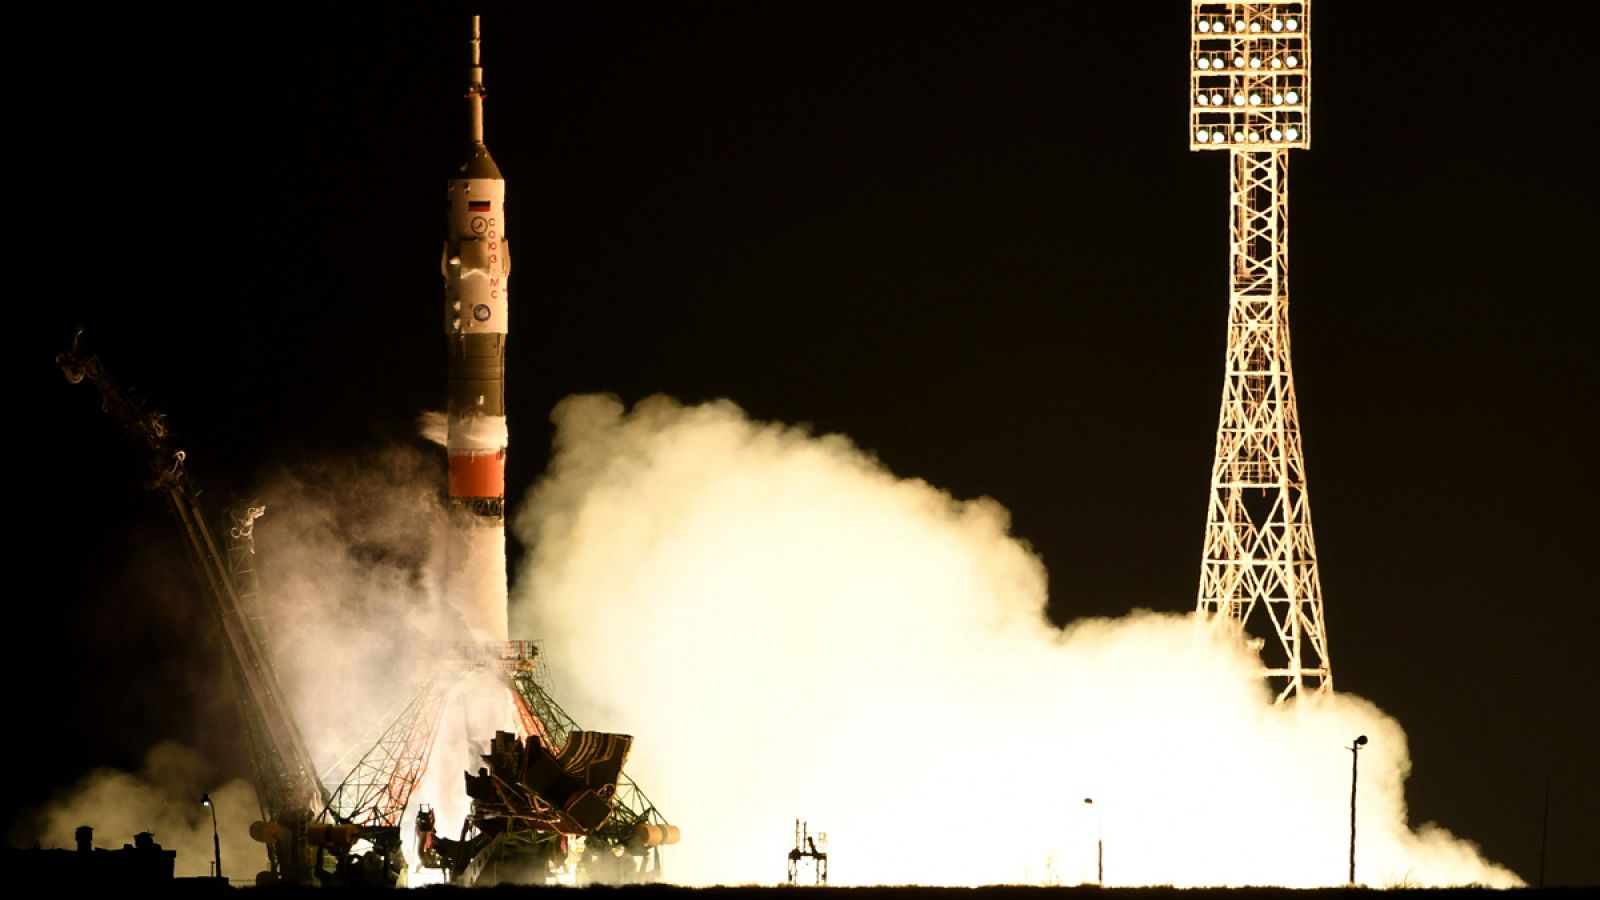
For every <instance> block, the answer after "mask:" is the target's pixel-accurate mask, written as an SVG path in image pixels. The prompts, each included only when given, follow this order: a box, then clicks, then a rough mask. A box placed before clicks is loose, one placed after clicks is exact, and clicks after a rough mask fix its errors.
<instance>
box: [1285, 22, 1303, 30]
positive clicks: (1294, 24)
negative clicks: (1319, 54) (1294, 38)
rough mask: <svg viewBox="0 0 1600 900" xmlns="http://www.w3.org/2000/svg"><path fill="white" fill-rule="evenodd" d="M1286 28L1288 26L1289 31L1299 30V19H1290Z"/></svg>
mask: <svg viewBox="0 0 1600 900" xmlns="http://www.w3.org/2000/svg"><path fill="white" fill-rule="evenodd" d="M1288 28H1289V30H1290V31H1299V30H1300V20H1299V19H1290V20H1289V25H1288Z"/></svg>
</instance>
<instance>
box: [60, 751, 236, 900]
mask: <svg viewBox="0 0 1600 900" xmlns="http://www.w3.org/2000/svg"><path fill="white" fill-rule="evenodd" d="M204 794H210V796H211V801H212V803H214V804H215V806H216V812H217V835H218V838H219V839H220V840H221V842H222V845H221V850H222V873H223V874H224V875H226V876H228V877H229V878H230V879H235V880H237V879H241V878H243V879H245V880H248V879H250V878H254V877H255V874H256V872H258V871H260V870H261V869H262V868H264V867H265V866H266V854H265V853H263V852H262V850H261V845H260V844H257V843H256V842H254V841H252V840H250V837H249V834H248V831H249V827H250V823H251V822H253V821H255V820H256V819H258V818H260V817H261V816H260V807H258V806H257V805H256V792H255V789H254V788H252V787H251V786H250V785H249V784H248V783H247V782H244V781H239V780H235V781H229V782H227V783H226V784H222V783H220V781H219V780H218V779H217V778H216V776H215V773H214V770H213V769H212V767H211V766H209V765H207V764H206V761H205V760H204V759H202V758H201V757H200V756H199V754H197V753H195V752H194V751H193V750H190V749H188V748H187V747H183V746H181V745H179V744H174V743H171V742H165V743H160V744H157V745H156V746H154V747H152V748H150V750H149V752H148V753H146V754H145V759H144V765H143V767H141V768H140V770H139V771H138V772H124V771H121V770H118V769H96V770H95V771H92V772H90V773H88V774H87V775H84V776H83V777H82V778H80V779H79V780H78V781H77V783H76V784H73V785H71V786H70V787H68V788H66V789H64V790H62V791H61V792H60V793H59V794H58V795H57V796H56V797H55V799H54V800H53V801H52V802H51V803H50V805H49V806H47V807H45V808H44V809H42V810H40V811H39V812H38V813H37V814H36V821H35V822H33V823H31V824H32V831H33V832H34V834H35V835H36V839H37V840H38V841H39V842H40V844H41V846H45V847H72V846H74V832H75V831H76V830H77V828H78V826H80V825H89V826H91V827H93V828H94V845H95V846H96V847H98V848H105V849H113V850H114V849H116V848H118V847H121V846H123V845H125V844H132V843H133V836H134V835H135V834H137V833H139V832H141V831H148V832H151V833H152V834H154V835H155V839H156V843H158V844H160V845H161V846H162V848H163V849H166V850H176V851H177V852H178V855H177V858H176V859H175V860H174V861H173V872H174V874H176V875H178V876H179V877H196V876H204V875H209V874H211V863H212V860H213V859H214V856H213V852H214V850H213V847H212V844H211V810H209V809H207V808H205V807H204V806H201V805H200V798H201V796H202V795H204Z"/></svg>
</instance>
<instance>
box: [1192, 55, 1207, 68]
mask: <svg viewBox="0 0 1600 900" xmlns="http://www.w3.org/2000/svg"><path fill="white" fill-rule="evenodd" d="M1195 65H1197V66H1199V67H1200V68H1202V69H1209V68H1211V60H1209V59H1206V58H1205V57H1204V56H1202V57H1200V61H1199V62H1197V63H1195Z"/></svg>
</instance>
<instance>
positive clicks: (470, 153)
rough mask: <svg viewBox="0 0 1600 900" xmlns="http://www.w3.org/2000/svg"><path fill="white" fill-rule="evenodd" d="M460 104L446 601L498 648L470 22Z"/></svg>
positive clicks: (492, 361) (493, 309) (489, 257)
mask: <svg viewBox="0 0 1600 900" xmlns="http://www.w3.org/2000/svg"><path fill="white" fill-rule="evenodd" d="M468 73H469V74H468V78H467V95H466V96H467V103H468V109H469V111H470V113H471V120H470V121H471V126H470V130H471V143H470V144H469V145H468V147H467V153H466V162H464V163H463V164H462V165H461V167H460V170H459V171H458V172H457V174H456V175H455V177H453V178H451V179H450V181H449V191H448V194H449V210H448V213H447V221H446V231H445V244H444V256H443V258H442V260H441V263H440V268H441V270H442V271H443V274H444V332H445V343H446V345H447V348H448V351H449V394H448V400H447V406H446V419H447V435H448V436H447V439H446V447H447V448H448V453H449V467H450V469H449V471H450V474H449V498H450V500H449V506H450V515H449V519H450V523H449V536H448V538H447V541H446V550H445V598H446V601H447V602H448V603H450V604H451V605H453V606H454V607H455V608H457V609H458V610H460V611H461V613H462V615H463V616H464V618H465V619H466V624H467V627H468V628H469V629H470V630H471V631H472V632H473V636H474V637H475V638H476V639H478V640H484V641H503V640H506V637H507V628H506V549H505V504H506V438H507V432H506V407H505V383H506V335H507V332H508V328H507V316H506V312H507V309H508V303H507V299H508V295H507V290H506V287H507V282H508V281H509V279H510V275H511V254H510V252H509V248H508V247H507V244H506V217H505V196H506V182H505V179H504V178H503V177H501V175H500V169H499V167H497V166H496V165H495V164H494V159H493V158H492V157H490V156H489V148H487V147H485V146H484V143H483V98H484V89H483V66H482V62H481V60H480V56H479V29H478V17H477V16H473V17H472V67H471V68H470V69H469V70H468Z"/></svg>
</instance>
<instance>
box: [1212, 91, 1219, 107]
mask: <svg viewBox="0 0 1600 900" xmlns="http://www.w3.org/2000/svg"><path fill="white" fill-rule="evenodd" d="M1211 105H1212V106H1221V105H1222V95H1221V94H1212V95H1211Z"/></svg>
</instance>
